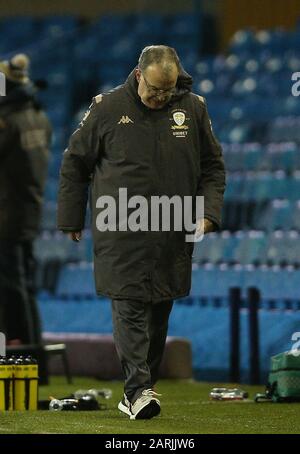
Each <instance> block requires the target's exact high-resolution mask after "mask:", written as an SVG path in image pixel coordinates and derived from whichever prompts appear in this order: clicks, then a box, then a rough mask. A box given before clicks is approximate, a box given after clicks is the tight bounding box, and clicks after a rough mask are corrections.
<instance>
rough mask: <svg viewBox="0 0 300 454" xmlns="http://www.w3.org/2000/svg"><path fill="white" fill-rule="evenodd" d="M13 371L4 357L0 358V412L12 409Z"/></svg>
mask: <svg viewBox="0 0 300 454" xmlns="http://www.w3.org/2000/svg"><path fill="white" fill-rule="evenodd" d="M12 383H13V370H12V366H11V364H9V362H8V360H7V359H6V358H5V357H4V356H1V357H0V411H5V410H12V409H13V386H12Z"/></svg>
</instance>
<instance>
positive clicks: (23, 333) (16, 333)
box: [0, 240, 41, 344]
mask: <svg viewBox="0 0 300 454" xmlns="http://www.w3.org/2000/svg"><path fill="white" fill-rule="evenodd" d="M34 276H35V260H34V256H33V245H32V241H22V242H13V241H6V240H5V241H4V240H0V331H1V332H4V334H5V335H6V340H7V341H10V340H12V339H19V340H20V341H21V342H22V343H23V344H40V343H41V324H40V318H39V313H38V307H37V303H36V299H35V285H34Z"/></svg>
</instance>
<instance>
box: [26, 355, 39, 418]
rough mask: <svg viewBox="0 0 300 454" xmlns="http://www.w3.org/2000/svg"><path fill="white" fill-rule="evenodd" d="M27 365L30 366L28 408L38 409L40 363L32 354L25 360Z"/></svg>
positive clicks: (28, 372) (28, 370) (27, 378)
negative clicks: (38, 363)
mask: <svg viewBox="0 0 300 454" xmlns="http://www.w3.org/2000/svg"><path fill="white" fill-rule="evenodd" d="M24 363H25V365H27V366H28V369H27V374H28V375H27V377H26V380H28V382H27V384H26V387H27V393H28V396H27V402H28V407H27V409H28V410H37V404H38V393H39V390H38V379H39V374H38V365H37V361H36V359H34V358H32V357H31V356H27V357H26V358H25V360H24Z"/></svg>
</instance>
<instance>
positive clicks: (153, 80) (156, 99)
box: [136, 64, 178, 109]
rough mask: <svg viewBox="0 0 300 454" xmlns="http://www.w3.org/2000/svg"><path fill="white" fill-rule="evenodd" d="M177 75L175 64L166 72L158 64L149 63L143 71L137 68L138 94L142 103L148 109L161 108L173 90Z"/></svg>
mask: <svg viewBox="0 0 300 454" xmlns="http://www.w3.org/2000/svg"><path fill="white" fill-rule="evenodd" d="M177 77H178V69H177V67H176V65H175V64H174V65H171V66H170V68H169V71H168V72H167V73H166V72H165V71H164V70H163V68H162V66H161V65H159V64H153V65H150V66H148V67H147V68H146V69H145V71H143V72H141V70H140V69H137V70H136V79H137V81H138V84H139V85H138V95H139V97H140V98H141V101H142V103H143V104H145V106H147V107H149V108H150V109H162V108H163V107H164V106H165V105H166V104H167V103H168V102H169V100H170V99H171V97H172V95H173V94H174V92H175V87H176V82H177Z"/></svg>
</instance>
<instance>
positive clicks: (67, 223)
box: [58, 46, 225, 419]
mask: <svg viewBox="0 0 300 454" xmlns="http://www.w3.org/2000/svg"><path fill="white" fill-rule="evenodd" d="M191 86H192V79H191V77H190V76H189V75H188V74H186V73H185V72H184V71H183V69H182V67H181V65H180V62H179V59H178V56H177V54H176V52H175V51H174V49H172V48H169V47H167V46H149V47H146V48H145V49H144V50H143V51H142V53H141V56H140V58H139V63H138V67H137V68H136V69H134V70H133V72H132V73H131V74H130V75H129V77H128V79H127V81H126V82H125V84H124V85H121V86H120V87H117V88H116V89H115V90H113V91H112V92H110V93H107V94H103V95H98V96H96V97H95V98H94V99H93V103H92V105H91V107H90V110H89V111H88V112H87V113H86V115H85V117H84V119H83V121H82V122H81V125H80V128H79V129H77V130H76V131H75V133H74V134H73V135H72V137H71V139H70V143H69V147H68V149H67V150H66V151H65V154H64V160H63V164H62V168H61V174H60V190H59V205H58V227H59V228H60V229H61V230H63V231H64V232H69V234H70V236H71V238H72V239H73V240H74V241H79V240H80V238H81V231H82V229H83V227H84V219H85V210H86V204H87V199H88V188H89V185H90V184H91V205H92V229H93V239H94V264H95V281H96V289H97V292H98V294H102V295H106V296H109V297H110V298H111V299H112V313H113V324H114V339H115V344H116V348H117V352H118V355H119V358H120V361H121V365H122V368H123V372H124V375H125V393H124V397H123V400H122V401H121V402H120V403H119V409H120V410H121V411H123V412H124V413H126V414H127V415H128V416H130V417H131V418H132V419H135V418H136V419H146V418H151V417H153V416H155V415H157V414H158V413H159V412H160V402H159V400H158V399H157V395H156V393H155V392H154V390H153V387H154V384H155V382H156V381H157V378H158V368H159V364H160V361H161V358H162V354H163V349H164V345H165V340H166V335H167V327H168V318H169V314H170V311H171V309H172V305H173V299H174V298H179V297H183V296H185V295H187V294H188V293H189V290H190V285H191V258H192V252H193V243H191V242H187V241H186V235H185V234H186V231H185V229H184V228H181V229H179V230H178V229H175V228H170V229H162V228H161V222H160V223H158V228H157V225H156V227H155V228H146V226H145V224H144V221H145V219H148V220H149V217H151V216H152V215H153V212H152V208H149V209H148V208H147V207H146V208H145V205H143V207H142V209H141V210H140V212H139V216H140V217H142V218H143V219H142V220H141V223H140V226H139V228H136V227H135V228H127V227H126V226H127V221H128V226H129V224H130V221H132V219H133V218H132V216H136V217H138V216H137V214H136V213H134V212H133V210H132V208H134V207H136V206H137V205H138V203H140V202H137V198H136V196H139V197H140V196H142V198H143V200H146V202H150V205H151V202H152V200H153V197H154V198H155V197H156V198H159V197H164V196H167V197H168V198H169V199H170V200H171V198H172V197H174V196H177V197H179V198H180V200H183V199H184V197H191V198H192V199H193V200H195V199H196V196H204V203H205V207H204V219H203V217H202V220H201V219H197V230H198V231H203V230H204V233H207V232H210V231H213V230H216V229H218V228H220V223H221V219H220V217H221V207H222V201H223V193H224V189H225V170H224V162H223V158H222V152H221V148H220V145H219V144H218V142H217V140H216V138H215V137H214V134H213V132H212V129H211V123H210V119H209V116H208V113H207V108H206V104H205V101H204V99H203V98H202V97H200V96H197V95H195V94H193V93H191ZM126 197H127V199H128V198H129V199H130V198H131V199H130V200H131V202H130V203H128V206H127V201H126V200H127V199H126ZM139 200H140V199H139ZM113 201H115V202H116V206H118V207H119V209H118V211H116V213H115V214H114V213H112V212H111V211H109V209H108V208H109V207H108V205H110V204H111V207H112V206H113V203H112V202H113ZM148 215H149V216H148ZM162 215H163V216H164V215H165V212H163V213H162ZM174 216H175V215H174ZM174 216H173V217H174ZM171 217H172V216H171ZM106 218H107V219H106ZM151 227H152V224H151ZM196 233H197V232H196Z"/></svg>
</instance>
